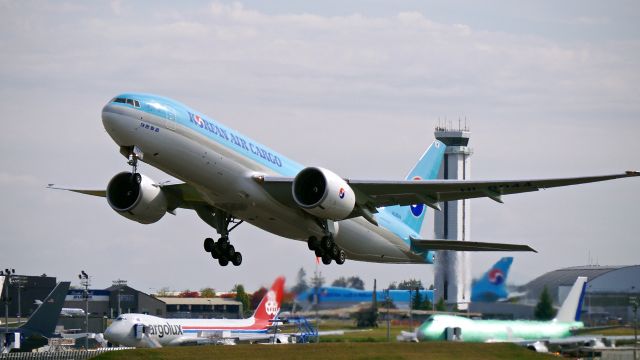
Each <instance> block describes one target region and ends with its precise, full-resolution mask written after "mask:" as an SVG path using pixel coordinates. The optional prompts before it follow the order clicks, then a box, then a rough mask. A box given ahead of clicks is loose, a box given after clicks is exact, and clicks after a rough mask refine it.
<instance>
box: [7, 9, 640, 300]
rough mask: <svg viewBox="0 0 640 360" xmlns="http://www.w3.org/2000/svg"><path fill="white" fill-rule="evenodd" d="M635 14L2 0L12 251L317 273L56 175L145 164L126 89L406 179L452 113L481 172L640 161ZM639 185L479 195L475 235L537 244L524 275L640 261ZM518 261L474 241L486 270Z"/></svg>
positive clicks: (92, 175)
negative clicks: (138, 155) (230, 253)
mask: <svg viewBox="0 0 640 360" xmlns="http://www.w3.org/2000/svg"><path fill="white" fill-rule="evenodd" d="M638 18H640V3H638V2H637V1H612V2H611V1H609V2H602V1H577V0H576V1H562V2H558V1H532V2H529V3H523V2H503V1H486V2H477V1H446V2H441V1H394V2H387V1H352V2H348V3H347V4H345V2H344V1H322V2H301V1H277V2H264V1H245V2H205V1H185V2H180V5H179V6H178V5H177V3H176V2H173V1H153V2H151V1H149V2H143V1H139V2H124V1H122V2H121V1H111V2H107V1H102V2H97V1H96V2H85V1H78V2H62V1H58V2H48V1H6V0H0V49H2V55H1V56H0V64H1V66H0V111H2V114H1V120H0V121H1V124H2V127H3V129H2V131H0V137H1V138H0V140H1V141H0V153H1V154H2V156H1V157H0V165H1V166H0V185H1V186H0V197H1V198H2V213H1V215H2V217H1V220H0V221H2V225H1V226H0V245H1V246H0V267H2V268H4V267H7V266H10V267H14V268H16V270H17V271H18V272H19V273H24V274H41V273H47V274H49V275H52V276H56V277H58V279H60V280H73V279H76V275H77V273H78V272H79V271H80V270H85V271H87V272H88V273H89V274H90V275H92V276H93V283H94V287H97V288H100V287H106V286H109V285H110V284H111V281H112V280H115V279H118V278H121V279H127V280H128V281H129V284H130V285H131V286H133V287H135V288H138V289H140V290H142V291H153V290H155V289H158V288H160V287H164V286H168V287H170V288H172V289H176V290H184V289H200V288H203V287H205V286H211V287H213V288H215V289H216V290H219V291H226V290H229V289H230V288H231V287H232V286H233V285H234V284H236V283H242V284H244V285H245V286H246V287H247V288H248V289H249V290H253V289H256V288H257V287H259V286H261V285H269V284H270V283H271V281H272V280H273V279H274V278H275V277H276V276H277V275H280V274H283V275H285V276H287V277H288V279H289V280H290V282H289V285H292V281H293V280H295V275H296V273H297V271H298V269H299V268H300V267H304V268H305V269H306V270H307V272H308V273H312V272H313V270H314V268H315V257H314V256H313V255H312V253H311V252H310V251H308V250H307V247H306V244H304V243H302V242H295V241H290V240H287V239H283V238H279V237H277V236H274V235H271V234H269V233H266V232H264V231H262V230H260V229H257V228H255V227H252V226H251V225H243V226H241V227H239V228H238V229H237V230H236V231H234V232H233V234H232V235H233V237H232V242H233V243H234V244H235V246H236V249H238V250H240V251H242V253H243V257H244V260H243V261H244V262H243V264H242V266H240V267H233V266H229V267H226V268H221V267H220V266H219V265H218V264H217V262H214V261H213V260H212V259H211V258H210V256H209V255H208V254H206V253H205V252H204V251H203V249H202V240H203V238H204V237H207V236H212V235H214V230H213V229H211V228H209V227H208V226H207V225H206V224H204V223H203V222H201V221H200V220H199V218H198V217H197V216H196V215H195V213H193V212H191V211H189V210H179V211H178V215H177V216H172V215H167V216H165V218H163V219H162V220H161V221H160V222H158V223H156V224H153V225H141V224H138V223H135V222H131V221H129V220H127V219H125V218H123V217H121V216H119V215H118V214H116V213H115V212H114V211H112V210H111V209H110V208H109V206H108V205H107V203H106V201H105V200H104V199H99V198H93V197H87V196H82V195H78V194H72V193H66V192H58V191H51V190H46V189H45V186H46V184H48V183H56V184H61V185H71V186H82V187H89V188H105V187H106V184H107V182H108V181H109V179H110V178H111V177H112V176H113V175H115V174H116V173H117V172H120V171H123V170H127V169H128V167H127V166H126V160H125V158H124V157H122V156H121V155H120V154H119V153H118V149H117V146H116V145H115V143H113V142H112V141H111V139H110V138H109V137H108V135H107V134H106V132H105V130H104V128H103V127H102V123H101V119H100V110H101V108H102V106H103V105H104V104H105V103H106V102H107V101H108V100H109V99H110V98H112V97H113V96H114V95H116V94H118V93H121V92H125V91H141V92H150V93H157V94H162V95H165V96H168V97H171V98H175V99H177V100H179V101H182V102H184V103H186V104H188V105H189V106H191V107H194V108H196V109H199V110H200V111H202V112H203V113H205V114H208V115H209V116H210V117H212V118H214V119H217V120H219V121H221V122H223V123H225V124H226V125H228V126H230V127H232V128H235V129H237V130H239V131H240V132H242V133H244V134H245V135H247V136H249V137H252V138H253V139H255V140H257V141H259V142H261V143H264V144H266V145H268V146H270V147H272V148H274V149H276V150H278V151H279V152H282V153H284V154H287V155H288V156H289V157H290V158H292V159H295V160H297V161H299V162H301V163H303V164H308V165H319V166H324V167H327V168H329V169H332V170H333V171H335V172H337V173H338V174H340V175H342V176H346V177H352V178H367V179H398V178H401V177H402V176H404V174H405V173H406V172H407V171H408V170H409V169H410V168H411V166H412V165H413V164H414V162H415V161H416V160H417V158H418V157H419V155H420V154H421V153H422V152H423V151H424V149H425V148H426V147H427V146H428V145H429V144H430V143H431V142H432V141H433V130H434V126H435V125H437V124H438V121H439V119H440V121H443V119H445V118H446V119H447V120H448V121H453V123H457V121H458V119H465V118H466V119H467V122H468V124H469V125H470V127H471V130H472V135H471V142H470V145H471V146H472V147H473V149H474V155H473V158H472V177H473V178H474V179H507V178H514V179H519V178H533V177H556V176H580V175H593V174H608V173H617V172H622V171H624V170H627V169H640V141H639V140H638V135H639V134H640V26H639V25H638ZM141 171H142V172H143V173H145V174H147V175H150V176H151V177H152V178H153V179H154V180H156V181H158V182H160V181H165V180H169V179H170V177H169V176H168V175H166V174H164V173H161V172H159V171H157V170H155V169H153V168H151V167H150V166H148V165H144V164H143V165H142V166H141ZM639 190H640V180H639V179H624V180H617V181H611V182H605V183H598V184H589V185H583V186H576V187H570V188H561V189H551V190H546V191H541V192H538V193H530V194H523V195H514V196H509V197H505V198H504V200H505V204H504V205H500V204H497V203H495V202H493V201H491V200H488V199H479V200H473V201H471V205H472V215H471V219H472V220H471V226H472V229H471V232H472V237H471V239H472V240H475V241H495V242H514V243H526V244H529V245H531V246H532V247H534V248H535V249H537V250H538V251H539V252H538V253H537V254H514V257H515V261H514V264H513V266H512V271H511V276H510V278H509V282H511V283H524V282H526V281H529V280H531V279H533V278H535V277H537V276H539V275H541V274H542V273H544V272H546V271H550V270H554V269H557V268H561V267H565V266H574V265H584V264H587V263H598V264H601V265H625V264H637V263H638V261H639V259H640V239H639V237H638V234H639V233H640V221H639V220H640V217H639V215H638V214H639V212H638V204H639V203H640V191H639ZM429 211H431V210H429ZM432 232H433V224H432V222H430V223H426V224H425V228H424V229H423V233H424V236H426V237H428V236H430V235H431V234H432ZM500 256H502V254H500V253H487V254H479V255H473V256H472V259H473V265H472V266H473V267H472V274H473V275H474V276H476V277H477V276H479V275H480V274H481V273H482V272H483V271H485V270H486V269H487V268H488V266H490V265H491V264H492V263H493V262H495V261H496V260H497V259H498V258H499V257H500ZM320 270H321V271H322V274H323V276H325V277H326V278H327V279H328V280H329V281H331V280H333V279H335V278H337V277H339V276H352V275H359V276H360V277H362V278H363V279H364V280H365V283H366V286H367V287H368V288H370V287H372V283H373V279H374V278H377V279H378V283H379V286H386V285H387V284H388V283H389V282H391V281H399V280H403V279H407V278H418V279H421V280H422V281H423V283H424V284H426V285H428V284H431V283H432V282H433V267H432V266H429V265H391V264H370V263H361V262H355V261H347V263H346V264H345V265H343V266H336V265H331V266H329V267H327V266H321V267H320Z"/></svg>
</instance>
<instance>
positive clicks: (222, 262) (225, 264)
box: [218, 258, 229, 266]
mask: <svg viewBox="0 0 640 360" xmlns="http://www.w3.org/2000/svg"><path fill="white" fill-rule="evenodd" d="M218 264H220V266H227V265H229V260H227V259H223V258H220V259H218Z"/></svg>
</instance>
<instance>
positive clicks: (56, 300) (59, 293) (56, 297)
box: [0, 282, 71, 351]
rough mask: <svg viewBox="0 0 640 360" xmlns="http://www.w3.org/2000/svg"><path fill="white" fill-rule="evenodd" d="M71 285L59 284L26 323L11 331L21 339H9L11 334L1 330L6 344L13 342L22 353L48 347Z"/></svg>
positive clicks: (67, 283)
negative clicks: (48, 340) (47, 344)
mask: <svg viewBox="0 0 640 360" xmlns="http://www.w3.org/2000/svg"><path fill="white" fill-rule="evenodd" d="M69 285H71V283H70V282H60V283H58V285H56V287H55V288H54V289H53V290H52V291H51V293H50V294H49V295H48V296H47V297H46V299H44V301H43V302H42V304H41V305H40V306H38V308H37V309H36V310H35V311H34V312H33V314H32V315H31V316H30V317H29V320H27V322H26V323H24V324H22V325H21V326H19V327H17V328H11V329H10V333H17V334H19V338H17V339H15V338H13V339H7V335H9V334H6V333H5V329H4V327H2V328H0V334H2V335H3V336H2V338H3V339H5V341H7V343H5V344H6V345H9V344H8V342H11V343H12V346H13V347H14V348H20V349H21V351H27V350H30V349H33V348H36V347H40V346H43V345H46V343H47V341H46V338H49V337H52V336H53V332H54V331H55V329H56V325H57V324H58V318H59V317H60V310H61V309H62V305H63V304H64V299H65V297H66V296H67V291H68V290H69ZM43 339H44V340H43ZM30 340H31V341H30ZM10 347H11V346H10Z"/></svg>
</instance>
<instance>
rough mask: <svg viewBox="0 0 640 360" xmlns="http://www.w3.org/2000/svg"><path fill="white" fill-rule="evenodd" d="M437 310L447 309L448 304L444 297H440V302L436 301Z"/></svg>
mask: <svg viewBox="0 0 640 360" xmlns="http://www.w3.org/2000/svg"><path fill="white" fill-rule="evenodd" d="M436 310H437V311H447V304H445V303H444V298H440V300H438V302H437V303H436Z"/></svg>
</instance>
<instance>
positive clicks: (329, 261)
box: [322, 254, 331, 265]
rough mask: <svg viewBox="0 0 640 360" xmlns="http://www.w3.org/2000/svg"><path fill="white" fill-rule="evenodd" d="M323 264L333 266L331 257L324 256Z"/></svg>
mask: <svg viewBox="0 0 640 360" xmlns="http://www.w3.org/2000/svg"><path fill="white" fill-rule="evenodd" d="M322 263H323V264H325V265H329V264H331V257H329V255H326V254H325V255H322Z"/></svg>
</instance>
